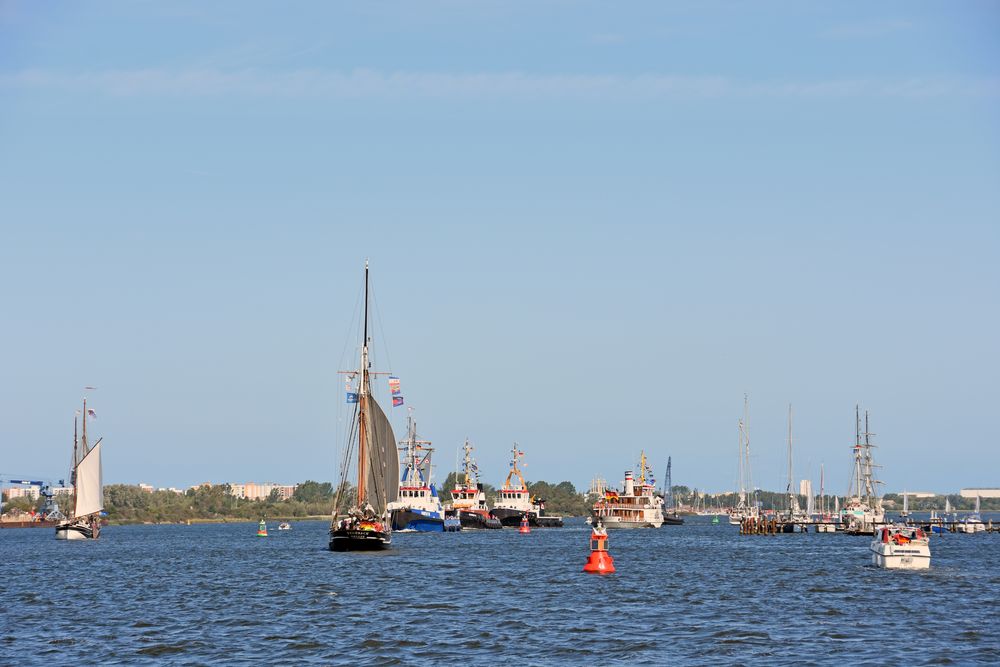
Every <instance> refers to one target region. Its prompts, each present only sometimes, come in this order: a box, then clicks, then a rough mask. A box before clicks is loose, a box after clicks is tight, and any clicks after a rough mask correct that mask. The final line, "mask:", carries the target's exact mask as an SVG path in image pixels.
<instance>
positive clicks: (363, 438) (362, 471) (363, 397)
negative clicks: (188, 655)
mask: <svg viewBox="0 0 1000 667" xmlns="http://www.w3.org/2000/svg"><path fill="white" fill-rule="evenodd" d="M364 322H365V323H364V335H363V337H362V338H361V386H360V387H359V388H358V417H359V418H358V507H362V503H364V501H365V491H366V489H365V478H366V476H367V473H368V471H367V465H366V459H367V457H368V452H367V444H368V442H367V435H368V434H367V433H366V431H365V422H366V419H365V407H366V403H367V402H368V391H369V385H368V260H367V259H366V260H365V316H364Z"/></svg>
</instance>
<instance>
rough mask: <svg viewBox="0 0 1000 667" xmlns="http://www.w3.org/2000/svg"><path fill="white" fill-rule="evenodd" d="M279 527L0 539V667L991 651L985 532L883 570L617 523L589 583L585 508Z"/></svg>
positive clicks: (852, 545)
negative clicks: (348, 536)
mask: <svg viewBox="0 0 1000 667" xmlns="http://www.w3.org/2000/svg"><path fill="white" fill-rule="evenodd" d="M987 518H988V517H987ZM995 518H997V517H995ZM292 526H293V529H292V530H291V531H284V532H279V531H277V530H275V529H274V528H275V526H273V525H272V527H271V529H272V531H271V536H270V537H268V538H266V539H264V538H257V537H256V536H255V531H256V525H255V524H249V523H246V524H223V525H195V526H123V527H110V528H107V529H105V531H104V532H103V534H102V536H101V539H100V540H99V541H97V542H93V543H84V542H56V541H55V539H53V532H52V530H51V529H11V530H0V573H2V590H3V604H0V664H4V665H6V664H11V663H15V662H16V663H19V664H34V663H41V662H47V663H52V664H62V663H74V664H82V663H89V664H94V663H101V664H108V663H116V662H117V663H128V664H136V663H164V662H171V663H178V664H204V663H225V664H234V663H260V662H272V663H286V664H288V663H296V664H298V663H315V664H336V663H351V664H373V665H374V664H379V665H380V664H420V663H435V664H442V663H453V664H462V665H473V664H484V665H485V664H490V665H497V664H499V660H501V659H502V660H503V661H504V662H506V661H511V662H515V663H516V664H519V665H531V664H625V663H628V664H630V665H654V664H655V665H661V664H738V663H755V664H769V665H771V664H804V665H810V664H811V665H841V664H845V663H850V664H872V665H876V664H878V665H882V664H899V663H907V664H970V663H981V664H1000V636H998V634H997V629H996V623H997V621H998V615H1000V612H998V608H1000V603H998V600H1000V534H990V535H986V534H980V535H969V536H966V535H944V536H935V537H934V538H933V539H932V543H931V549H932V565H931V569H930V570H929V571H927V572H920V573H918V572H887V571H881V570H877V569H873V568H871V567H870V566H869V565H868V562H869V558H868V541H869V538H863V537H847V536H845V535H841V534H837V535H828V534H804V535H802V534H796V535H780V536H771V537H763V536H759V537H758V536H755V537H740V536H739V535H738V534H737V531H736V528H734V527H731V526H728V525H725V524H721V525H714V526H713V525H711V524H710V523H708V519H707V518H697V519H693V520H689V521H688V523H687V524H686V525H684V526H671V527H664V528H661V529H659V530H635V531H628V530H626V531H612V532H611V536H610V537H611V539H610V551H611V554H612V555H613V556H614V558H615V565H616V566H617V568H618V571H617V573H615V574H613V575H609V576H597V575H589V574H583V573H582V572H581V571H580V570H581V568H582V567H583V564H584V562H585V561H586V557H587V554H588V530H589V529H588V528H587V527H586V526H585V525H584V524H583V523H582V522H580V521H577V522H575V523H571V524H570V525H568V526H567V527H566V528H563V529H549V530H542V529H536V530H534V531H533V532H532V533H531V534H530V535H520V534H518V532H517V531H516V530H513V529H505V530H503V531H481V532H475V531H467V532H463V533H458V534H436V535H429V534H420V533H409V534H397V535H396V536H395V538H394V542H395V544H394V548H393V549H392V550H391V551H388V552H381V553H346V554H343V553H331V552H329V551H327V550H326V536H327V524H326V523H324V522H300V523H294V524H292Z"/></svg>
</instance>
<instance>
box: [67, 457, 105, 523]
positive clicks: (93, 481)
mask: <svg viewBox="0 0 1000 667" xmlns="http://www.w3.org/2000/svg"><path fill="white" fill-rule="evenodd" d="M103 509H104V486H103V485H102V480H101V443H100V441H98V443H97V444H96V445H94V447H93V449H91V450H90V451H89V452H87V454H86V455H85V456H84V457H83V460H82V461H80V464H79V465H78V466H77V467H76V512H75V513H74V516H76V517H81V516H86V515H88V514H93V513H94V512H100V511H101V510H103Z"/></svg>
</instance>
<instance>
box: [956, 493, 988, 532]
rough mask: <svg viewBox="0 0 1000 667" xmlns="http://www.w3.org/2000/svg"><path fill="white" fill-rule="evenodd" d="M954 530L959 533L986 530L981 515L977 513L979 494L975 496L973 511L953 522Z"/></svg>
mask: <svg viewBox="0 0 1000 667" xmlns="http://www.w3.org/2000/svg"><path fill="white" fill-rule="evenodd" d="M955 530H957V531H958V532H960V533H981V532H984V531H985V530H986V524H985V523H983V517H982V515H981V514H980V513H979V496H976V509H975V511H973V512H972V513H970V514H966V515H965V516H964V517H962V518H961V519H960V520H959V521H958V523H957V524H955Z"/></svg>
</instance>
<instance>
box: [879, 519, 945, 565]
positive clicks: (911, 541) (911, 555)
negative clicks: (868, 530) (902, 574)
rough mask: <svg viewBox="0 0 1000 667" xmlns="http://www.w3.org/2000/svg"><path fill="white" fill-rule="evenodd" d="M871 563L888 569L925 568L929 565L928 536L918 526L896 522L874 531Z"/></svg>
mask: <svg viewBox="0 0 1000 667" xmlns="http://www.w3.org/2000/svg"><path fill="white" fill-rule="evenodd" d="M871 552H872V565H874V566H876V567H881V568H885V569H888V570H926V569H927V568H929V567H930V566H931V544H930V538H929V537H928V536H927V533H925V532H924V531H923V530H921V529H920V528H913V527H911V526H903V525H900V524H896V525H893V526H883V527H882V528H880V529H878V530H877V531H876V532H875V537H874V538H873V539H872V544H871Z"/></svg>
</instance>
